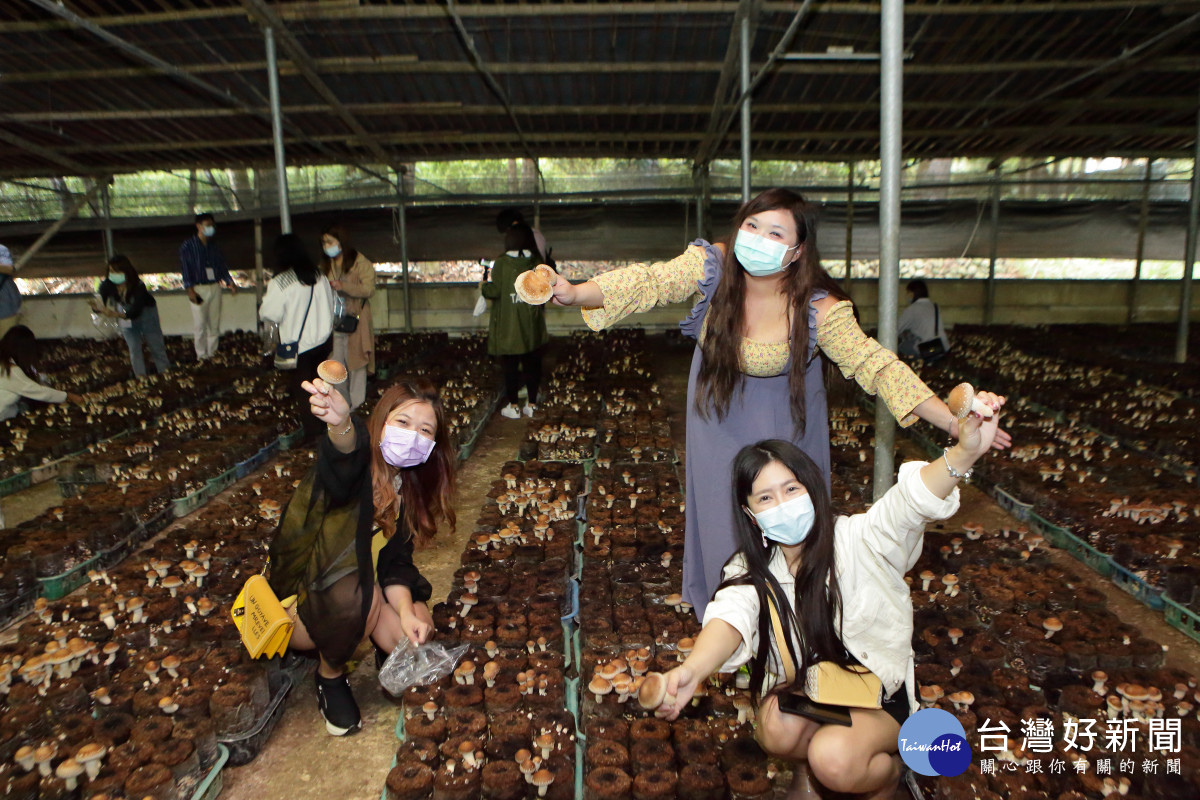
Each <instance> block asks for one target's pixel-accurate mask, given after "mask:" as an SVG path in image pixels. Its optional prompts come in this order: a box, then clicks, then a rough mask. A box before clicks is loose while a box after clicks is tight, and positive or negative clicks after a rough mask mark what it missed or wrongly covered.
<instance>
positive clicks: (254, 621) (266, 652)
mask: <svg viewBox="0 0 1200 800" xmlns="http://www.w3.org/2000/svg"><path fill="white" fill-rule="evenodd" d="M295 604H296V595H292V596H291V597H288V598H285V599H284V600H283V601H282V602H280V600H279V598H277V597H276V596H275V592H274V591H272V589H271V584H270V583H268V582H267V579H266V578H264V577H263V576H262V575H253V576H251V577H250V579H249V580H247V581H246V585H245V586H243V587H242V591H241V592H240V593H238V596H237V599H235V600H234V601H233V608H232V609H231V610H230V613H231V614H232V616H233V624H234V625H236V626H237V629H238V630H239V631H241V633H242V644H244V645H246V650H248V651H249V652H250V657H251V658H261V657H262V656H266V657H267V658H270V657H272V656H278V655H283V653H284V651H285V650H287V646H288V642H289V641H290V640H291V638H292V630H293V629H294V628H295V627H296V624H295V623H294V622H292V618H291V617H289V616H288V612H287V610H288V609H289V608H291V607H292V606H293V605H295Z"/></svg>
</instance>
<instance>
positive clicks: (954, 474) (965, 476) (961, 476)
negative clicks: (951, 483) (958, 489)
mask: <svg viewBox="0 0 1200 800" xmlns="http://www.w3.org/2000/svg"><path fill="white" fill-rule="evenodd" d="M949 452H950V448H949V447H946V448H944V449H943V450H942V461H944V462H946V471H947V472H949V473H950V477H951V478H957V479H958V480H960V481H969V480H971V476H972V475H973V474H974V473H975V469H974V468H973V467H972V468H971V469H968V470H967V471H966V472H959V471H958V470H956V469H955V468H954V467H952V466H950V459H949V458H947V457H946V454H947V453H949Z"/></svg>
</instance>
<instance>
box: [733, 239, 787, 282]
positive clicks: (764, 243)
mask: <svg viewBox="0 0 1200 800" xmlns="http://www.w3.org/2000/svg"><path fill="white" fill-rule="evenodd" d="M799 246H800V245H798V244H797V245H795V247H799ZM791 249H793V248H791V247H788V246H787V245H785V244H784V243H783V242H776V241H772V240H771V239H768V238H767V237H765V236H759V235H758V234H757V233H754V232H753V231H747V230H739V231H738V232H737V238H736V239H735V240H734V242H733V254H734V255H735V256H737V260H738V262H739V263H740V264H741V265H742V269H744V270H746V272H748V273H750V274H751V275H754V276H755V277H760V278H761V277H763V276H765V275H774V274H775V273H776V272H782V271H783V270H784V269H786V266H785V265H784V263H783V259H784V258H785V257H786V256H787V253H788V251H789V250H791Z"/></svg>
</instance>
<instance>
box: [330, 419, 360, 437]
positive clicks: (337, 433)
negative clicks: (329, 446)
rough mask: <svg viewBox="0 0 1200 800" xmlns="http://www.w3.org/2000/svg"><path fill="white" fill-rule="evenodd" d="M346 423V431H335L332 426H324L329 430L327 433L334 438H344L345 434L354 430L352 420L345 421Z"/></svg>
mask: <svg viewBox="0 0 1200 800" xmlns="http://www.w3.org/2000/svg"><path fill="white" fill-rule="evenodd" d="M346 423H347V424H346V430H344V431H335V430H334V429H333V426H332V425H326V426H325V427H327V428H329V432H330V433H332V434H333V435H335V436H345V435H346V434H347V433H349V432H350V431H352V430H354V420H346Z"/></svg>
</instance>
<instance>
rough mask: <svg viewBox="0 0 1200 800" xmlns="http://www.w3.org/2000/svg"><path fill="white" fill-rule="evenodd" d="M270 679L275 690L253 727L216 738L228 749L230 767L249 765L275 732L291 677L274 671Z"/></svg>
mask: <svg viewBox="0 0 1200 800" xmlns="http://www.w3.org/2000/svg"><path fill="white" fill-rule="evenodd" d="M270 678H271V682H272V684H275V690H274V692H273V694H272V695H271V702H269V703H268V704H267V710H266V711H264V712H263V715H262V718H261V719H259V721H258V722H257V723H256V724H255V726H254V727H253V728H251V729H250V730H248V731H246V732H245V733H239V734H238V735H236V736H230V737H227V738H222V737H218V738H217V741H218V742H220V743H221V744H223V745H225V746H226V747H227V748H229V761H228V764H229V766H231V767H240V766H243V765H245V764H249V763H250V762H251V761H253V760H254V759H255V758H257V757H258V754H259V753H260V752H261V751H262V748H263V745H265V744H266V743H267V739H269V738H271V731H273V730H275V725H276V723H278V722H279V718H280V717H282V716H283V709H284V706H285V703H284V701H285V700H286V699H287V694H288V692H289V691H291V689H292V679H291V676H289V675H288V674H287V673H286V672H283V671H282V670H276V671H273V672H271V673H270Z"/></svg>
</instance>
